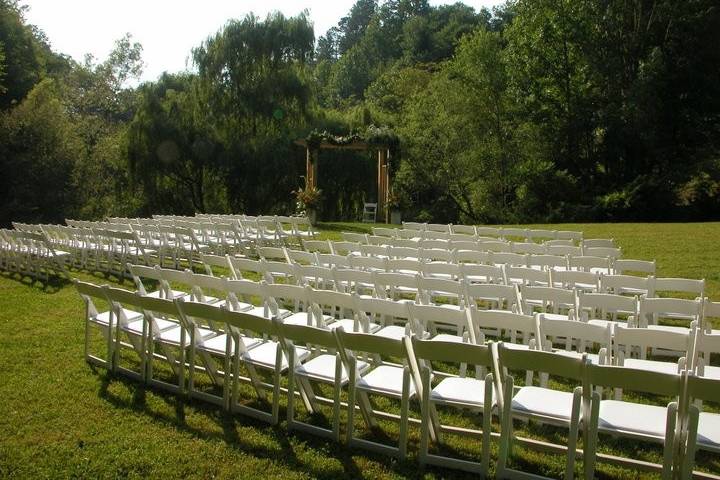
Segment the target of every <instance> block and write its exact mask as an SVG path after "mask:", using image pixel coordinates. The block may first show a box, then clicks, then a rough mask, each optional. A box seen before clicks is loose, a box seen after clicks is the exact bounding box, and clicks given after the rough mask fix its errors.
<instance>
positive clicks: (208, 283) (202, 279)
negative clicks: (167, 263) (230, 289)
mask: <svg viewBox="0 0 720 480" xmlns="http://www.w3.org/2000/svg"><path fill="white" fill-rule="evenodd" d="M187 276H188V282H189V283H190V286H191V288H192V290H191V291H190V298H191V300H193V301H195V302H205V301H207V298H206V297H207V295H206V293H207V291H208V290H212V291H213V293H215V294H217V295H221V296H224V295H226V294H227V282H228V280H227V278H225V277H212V276H210V275H203V274H200V273H192V272H188V275H187Z"/></svg>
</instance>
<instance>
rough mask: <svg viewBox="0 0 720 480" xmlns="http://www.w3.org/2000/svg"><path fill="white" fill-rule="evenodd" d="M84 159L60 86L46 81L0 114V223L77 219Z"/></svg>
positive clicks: (51, 81) (84, 180) (49, 80)
mask: <svg viewBox="0 0 720 480" xmlns="http://www.w3.org/2000/svg"><path fill="white" fill-rule="evenodd" d="M81 155H82V143H81V141H80V139H79V138H78V136H77V134H76V131H75V128H74V125H73V123H72V119H71V117H70V116H69V114H68V111H67V108H66V106H65V105H64V104H63V103H62V101H61V99H60V95H59V92H58V89H57V83H56V82H54V81H53V80H51V79H45V80H42V81H41V82H40V83H38V84H37V85H36V86H35V87H34V88H33V89H32V90H31V91H30V92H29V93H28V95H27V98H26V99H25V100H23V101H22V102H21V103H20V104H19V105H17V106H16V107H15V108H13V109H12V110H10V111H8V112H5V113H3V114H2V116H0V159H2V170H3V172H4V173H3V176H2V179H0V223H2V224H3V225H7V224H9V223H10V222H11V221H25V222H42V223H47V222H62V221H63V220H64V219H65V218H71V217H73V216H74V214H75V212H76V209H77V196H76V193H77V189H76V186H75V184H74V177H73V171H74V168H75V162H76V160H77V159H78V158H79V157H80V156H81ZM82 181H83V182H86V181H94V179H91V178H90V179H82Z"/></svg>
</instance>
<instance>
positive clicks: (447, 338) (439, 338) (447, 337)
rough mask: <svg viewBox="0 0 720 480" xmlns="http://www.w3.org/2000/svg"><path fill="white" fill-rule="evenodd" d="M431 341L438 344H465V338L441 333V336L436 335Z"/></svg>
mask: <svg viewBox="0 0 720 480" xmlns="http://www.w3.org/2000/svg"><path fill="white" fill-rule="evenodd" d="M430 340H435V341H438V342H457V343H463V337H461V336H459V335H453V334H451V333H441V334H439V335H435V336H434V337H432V338H431V339H430Z"/></svg>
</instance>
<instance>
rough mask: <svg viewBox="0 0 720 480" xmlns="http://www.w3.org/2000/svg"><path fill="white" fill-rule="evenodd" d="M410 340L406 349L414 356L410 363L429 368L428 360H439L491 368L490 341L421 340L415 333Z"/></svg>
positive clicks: (444, 362)
mask: <svg viewBox="0 0 720 480" xmlns="http://www.w3.org/2000/svg"><path fill="white" fill-rule="evenodd" d="M410 342H411V345H410V346H409V348H408V351H410V352H411V353H412V356H413V357H414V358H415V362H411V365H418V366H421V367H422V366H427V367H428V368H431V367H430V365H429V362H440V363H443V364H447V363H451V364H470V365H480V366H483V367H489V368H491V369H492V367H493V365H494V362H493V355H492V343H490V344H489V345H477V344H474V343H468V342H449V341H443V340H422V339H420V338H419V337H418V336H417V335H413V336H412V338H411V339H410ZM461 372H462V369H461ZM419 373H420V372H417V373H415V376H416V377H419V375H418V374H419Z"/></svg>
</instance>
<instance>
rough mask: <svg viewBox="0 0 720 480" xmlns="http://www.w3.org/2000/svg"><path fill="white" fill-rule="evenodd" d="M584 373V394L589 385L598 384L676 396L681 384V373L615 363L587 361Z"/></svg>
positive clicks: (679, 391)
mask: <svg viewBox="0 0 720 480" xmlns="http://www.w3.org/2000/svg"><path fill="white" fill-rule="evenodd" d="M585 375H586V377H585V378H586V388H585V389H584V391H585V393H586V394H589V393H590V392H591V391H592V389H591V388H590V387H595V386H599V387H610V388H616V389H622V390H630V391H634V392H644V393H650V394H654V395H663V396H670V397H678V396H680V394H681V392H682V385H683V377H682V376H681V375H674V374H671V373H661V372H656V371H652V370H640V369H635V368H628V367H621V366H615V365H597V364H594V363H588V364H586V365H585Z"/></svg>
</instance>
